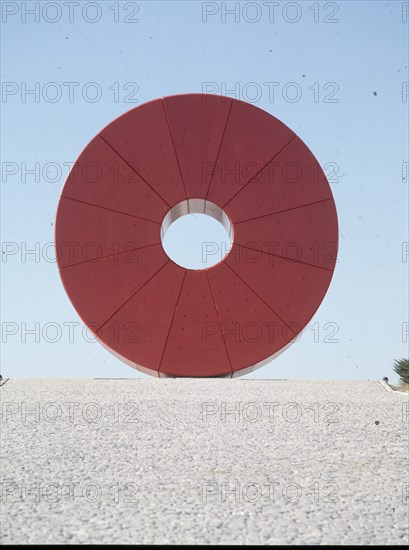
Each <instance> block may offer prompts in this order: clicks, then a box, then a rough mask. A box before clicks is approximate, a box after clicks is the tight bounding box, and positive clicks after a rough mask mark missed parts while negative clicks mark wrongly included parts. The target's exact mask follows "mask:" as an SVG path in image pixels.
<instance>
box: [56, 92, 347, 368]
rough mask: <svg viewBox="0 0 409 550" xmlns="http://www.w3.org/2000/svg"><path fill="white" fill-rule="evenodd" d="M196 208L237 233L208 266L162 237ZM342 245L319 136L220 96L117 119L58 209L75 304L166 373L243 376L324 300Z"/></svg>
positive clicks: (126, 356)
mask: <svg viewBox="0 0 409 550" xmlns="http://www.w3.org/2000/svg"><path fill="white" fill-rule="evenodd" d="M188 212H204V213H207V214H209V215H211V216H213V217H215V218H216V219H218V220H219V221H220V222H221V223H223V224H224V226H225V227H226V229H228V230H229V231H230V232H231V240H232V246H231V249H230V251H229V253H228V254H227V256H226V257H225V258H224V259H223V260H222V261H221V262H219V263H218V264H216V265H215V266H213V267H211V268H209V269H202V270H190V269H185V268H183V267H181V266H179V265H177V264H175V263H174V262H173V261H172V260H171V259H170V258H169V257H168V256H167V255H166V253H165V252H164V250H163V247H162V244H161V238H162V237H163V234H164V232H165V231H166V229H167V227H168V226H169V224H170V223H172V221H174V220H175V219H176V218H178V217H180V216H181V215H183V214H185V213H188ZM337 245H338V226H337V215H336V209H335V204H334V200H333V197H332V193H331V189H330V187H329V185H328V182H327V179H326V177H325V175H324V173H323V171H322V169H321V167H320V166H319V164H318V162H317V160H316V159H315V158H314V156H313V155H312V153H311V152H310V150H309V149H308V147H307V146H306V145H305V144H304V143H303V142H302V141H301V140H300V139H299V138H298V137H297V136H296V135H295V134H294V132H292V131H291V130H290V129H289V128H288V127H287V126H285V125H284V124H283V123H282V122H280V121H279V120H277V119H276V118H274V117H273V116H271V115H270V114H268V113H266V112H265V111H262V110H261V109H258V108H257V107H254V106H253V105H249V104H247V103H245V102H242V101H238V100H233V99H230V98H227V97H221V96H215V95H203V94H188V95H178V96H171V97H167V98H164V99H157V100H154V101H150V102H149V103H145V104H144V105H141V106H139V107H136V108H135V109H132V110H131V111H129V112H127V113H125V114H124V115H122V116H120V117H119V118H117V119H116V120H114V121H113V122H112V123H111V124H109V125H108V126H106V127H105V128H104V129H103V130H102V131H101V132H100V133H99V134H98V135H97V136H96V137H95V138H94V139H93V140H92V141H91V142H90V143H89V144H88V145H87V147H86V148H85V149H84V151H83V152H82V153H81V155H80V156H79V158H78V160H77V161H76V163H75V164H74V166H73V168H72V170H71V172H70V174H69V176H68V178H67V181H66V183H65V186H64V189H63V191H62V195H61V198H60V202H59V205H58V212H57V219H56V252H57V258H58V266H59V270H60V275H61V279H62V281H63V284H64V287H65V290H66V292H67V294H68V296H69V298H70V300H71V302H72V303H73V305H74V307H75V309H76V310H77V312H78V314H79V315H80V317H81V318H82V319H83V321H84V322H85V323H86V325H87V326H88V327H89V328H90V329H91V330H92V332H93V333H94V334H96V335H97V336H98V338H99V340H100V341H101V343H103V344H104V345H105V346H106V347H107V348H108V349H109V350H110V351H111V352H112V353H114V354H115V355H116V356H118V357H119V358H121V359H122V360H123V361H125V362H126V363H127V364H129V365H131V366H132V367H135V368H137V369H138V370H141V371H143V372H146V373H149V374H152V375H155V376H190V377H209V376H212V377H213V376H235V375H240V374H243V373H245V372H249V370H252V369H254V368H257V367H259V366H261V365H263V364H264V363H266V362H267V361H268V360H271V359H272V358H273V357H274V356H275V355H277V354H278V353H279V352H281V351H283V349H284V348H285V347H286V346H288V345H289V344H290V343H291V341H293V340H294V339H295V338H296V336H297V335H298V334H299V333H300V331H301V330H302V329H303V328H304V327H305V326H306V324H307V323H308V321H309V320H310V319H311V317H312V316H313V315H314V313H315V311H316V310H317V308H318V306H319V305H320V303H321V301H322V299H323V298H324V295H325V293H326V291H327V289H328V286H329V284H330V281H331V277H332V274H333V270H334V267H335V262H336V255H337Z"/></svg>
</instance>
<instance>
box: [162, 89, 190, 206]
mask: <svg viewBox="0 0 409 550" xmlns="http://www.w3.org/2000/svg"><path fill="white" fill-rule="evenodd" d="M162 105H163V110H164V111H165V118H166V122H167V124H168V128H169V134H170V139H171V141H172V145H173V150H174V152H175V157H176V162H177V165H178V168H179V174H180V179H181V180H182V184H183V190H184V192H185V196H186V200H187V201H188V196H187V191H186V186H185V180H184V179H183V174H182V169H181V167H180V162H179V157H178V154H177V151H176V146H175V142H174V140H173V134H172V129H171V127H170V121H169V117H168V112H167V110H166V105H165V101H164V99H163V98H162ZM187 208H188V211H189V202H188V203H187Z"/></svg>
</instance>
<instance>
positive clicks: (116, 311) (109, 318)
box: [97, 260, 170, 333]
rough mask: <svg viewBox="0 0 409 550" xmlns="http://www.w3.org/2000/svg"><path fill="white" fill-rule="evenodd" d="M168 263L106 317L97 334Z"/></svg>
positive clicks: (162, 266) (161, 267)
mask: <svg viewBox="0 0 409 550" xmlns="http://www.w3.org/2000/svg"><path fill="white" fill-rule="evenodd" d="M169 261H170V260H166V261H165V263H164V264H163V265H161V266H160V268H159V269H158V270H157V271H155V273H154V274H153V275H152V276H151V277H149V279H148V280H147V281H145V282H144V283H143V285H142V286H140V287H139V288H138V290H136V291H135V292H134V293H133V294H132V295H131V296H130V297H129V298H127V299H126V300H125V302H124V303H123V304H122V305H121V306H120V307H119V308H118V309H117V310H115V311H114V313H113V314H112V315H110V317H108V319H107V320H106V321H104V322H103V323H102V325H100V326H99V327H98V329H97V333H98V330H101V329H102V328H103V327H104V326H105V325H106V324H107V323H108V322H109V321H110V320H111V319H112V318H113V317H115V315H116V314H117V313H118V312H119V311H120V310H121V309H122V308H123V307H124V306H126V304H127V303H128V302H129V301H130V300H132V298H133V297H134V296H136V294H138V292H139V291H140V290H142V289H143V287H144V286H145V285H147V284H148V283H149V281H151V280H152V279H153V278H154V277H156V275H157V274H158V273H159V271H160V270H161V269H163V268H164V267H165V265H166V264H167V263H169Z"/></svg>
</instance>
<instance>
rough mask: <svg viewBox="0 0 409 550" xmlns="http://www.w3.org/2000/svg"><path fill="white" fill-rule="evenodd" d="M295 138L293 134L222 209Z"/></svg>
mask: <svg viewBox="0 0 409 550" xmlns="http://www.w3.org/2000/svg"><path fill="white" fill-rule="evenodd" d="M296 137H297V136H296V135H295V134H294V135H293V136H292V137H291V138H290V139H289V140H288V141H287V143H286V144H285V145H283V147H281V149H280V150H279V151H277V153H275V154H274V156H273V157H272V158H271V159H270V160H269V161H268V162H266V163H265V164H264V166H263V167H262V168H260V170H259V171H258V172H257V173H256V174H254V176H252V177H251V178H250V179H249V181H248V182H246V183H245V184H244V185H243V187H240V189H239V190H238V191H237V192H236V193H235V194H234V195H233V196H232V197H231V198H230V199H229V200H228V201H227V202H226V203H225V204H224V205H223V207H222V208H225V207H226V206H227V205H228V204H229V202H230V201H232V200H233V199H234V197H236V196H237V195H238V194H239V193H240V192H241V191H243V189H244V188H245V187H247V185H248V184H249V183H251V182H252V181H253V180H254V178H256V177H257V176H258V175H259V174H260V172H262V171H263V170H264V168H265V167H266V166H268V165H269V164H270V162H272V161H273V160H274V159H275V158H276V157H277V156H278V155H279V154H280V153H281V152H282V151H283V150H284V149H285V148H286V147H287V145H289V144H290V143H291V142H292V140H293V139H294V138H296Z"/></svg>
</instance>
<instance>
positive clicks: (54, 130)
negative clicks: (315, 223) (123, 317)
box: [1, 0, 409, 380]
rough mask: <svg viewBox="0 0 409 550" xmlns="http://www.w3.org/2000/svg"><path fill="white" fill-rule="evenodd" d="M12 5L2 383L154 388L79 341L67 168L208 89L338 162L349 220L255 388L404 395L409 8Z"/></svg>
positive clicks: (7, 50) (330, 162)
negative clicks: (343, 383)
mask: <svg viewBox="0 0 409 550" xmlns="http://www.w3.org/2000/svg"><path fill="white" fill-rule="evenodd" d="M1 4H2V39H1V40H2V43H1V46H2V67H1V76H2V82H3V84H2V86H3V87H2V104H1V108H2V184H1V189H2V242H3V255H2V260H3V262H2V275H3V277H2V296H3V300H2V310H1V313H2V328H3V335H2V338H3V344H2V372H3V375H5V376H13V377H18V376H56V377H71V376H90V377H92V376H95V377H133V376H135V377H139V376H143V375H141V374H140V373H139V372H137V371H134V370H133V369H131V368H129V367H127V366H126V365H123V364H121V363H120V362H119V361H118V360H117V359H116V358H115V357H113V356H112V355H110V353H109V352H107V351H106V350H105V349H104V348H103V347H102V346H100V345H99V344H98V343H92V342H88V341H87V338H86V337H85V338H84V337H83V334H82V329H83V325H82V323H81V321H80V319H79V318H78V316H77V314H76V313H75V311H74V309H73V308H72V306H71V304H70V302H69V300H68V298H67V296H66V294H65V292H64V289H63V287H62V284H61V282H60V279H59V276H58V272H57V269H56V265H55V263H54V262H53V261H52V256H53V254H52V249H51V245H50V243H52V242H53V238H54V234H53V230H54V227H53V223H54V216H55V212H56V208H57V202H58V198H59V194H60V192H61V188H62V186H63V183H64V179H65V177H66V175H67V173H68V165H69V163H71V162H73V161H74V160H75V159H76V157H77V156H78V154H79V152H80V151H81V150H82V148H83V147H84V146H85V145H86V144H87V143H88V141H89V140H90V139H91V138H92V137H93V136H94V135H95V134H96V133H98V132H99V130H100V129H101V128H102V127H104V126H105V125H106V124H108V123H109V122H110V121H111V120H112V119H113V118H115V117H117V116H118V115H120V114H122V113H124V112H125V111H127V110H129V109H131V108H132V107H135V106H136V105H138V104H140V103H143V102H145V101H148V100H150V99H154V98H157V97H161V96H166V95H171V94H179V93H188V92H202V91H203V90H204V89H205V88H206V89H207V90H209V91H210V90H213V91H217V92H219V93H226V94H227V95H230V96H234V94H236V95H235V97H237V98H239V99H244V100H245V101H250V102H253V103H254V104H255V105H257V106H258V107H260V108H262V109H265V110H266V111H268V112H269V113H271V114H273V115H274V116H276V117H277V118H279V119H280V120H282V121H283V122H284V123H285V124H287V125H288V126H289V127H290V128H291V129H292V130H294V131H295V132H296V133H297V134H298V135H299V136H300V137H301V139H302V140H303V141H304V142H305V143H306V144H307V145H308V146H309V147H310V149H311V150H312V151H313V153H314V154H315V156H316V157H317V159H318V160H319V162H320V163H321V165H322V166H325V165H327V170H326V171H327V175H328V176H330V175H331V178H330V184H331V187H332V191H333V194H334V198H335V202H336V206H337V209H338V216H339V226H340V248H339V259H338V264H337V267H336V270H335V275H334V278H333V281H332V284H331V286H330V289H329V291H328V293H327V296H326V297H325V300H324V302H323V303H322V305H321V307H320V309H319V310H318V312H317V314H316V315H315V316H314V318H313V319H312V321H311V322H310V323H309V325H308V327H306V329H305V331H304V333H303V335H302V336H301V338H300V340H299V341H298V342H297V343H296V344H294V345H293V346H292V347H291V348H290V349H288V350H287V351H286V352H285V353H283V354H282V355H281V356H280V357H279V358H278V359H276V360H275V361H274V362H272V363H270V364H269V365H267V366H266V367H264V368H262V369H260V370H257V371H255V372H254V373H252V374H251V375H249V377H251V378H306V379H361V380H367V379H375V378H380V377H382V376H385V375H386V376H389V377H390V378H391V379H393V380H396V377H394V375H393V372H392V363H393V360H394V359H395V358H401V357H403V356H406V357H407V356H408V339H409V335H407V336H406V338H405V332H406V329H405V327H406V326H407V325H405V323H408V320H409V319H408V283H407V277H408V265H409V259H408V258H406V262H405V261H404V260H405V258H404V257H403V250H404V247H405V244H404V243H405V242H408V241H409V236H408V176H407V173H406V169H407V163H408V152H407V151H408V129H407V116H408V101H409V98H408V96H407V95H406V94H405V90H406V88H405V86H406V84H404V83H407V82H408V81H409V76H408V69H407V66H408V61H407V57H408V17H409V16H406V15H405V10H406V6H407V4H408V3H407V2H400V1H389V2H386V1H372V2H369V1H368V2H365V1H358V2H349V1H341V2H319V3H318V2H312V1H299V2H292V3H288V2H279V3H278V5H277V6H274V5H273V4H274V3H271V2H270V3H267V2H240V3H238V2H201V1H179V2H178V1H166V2H161V1H149V2H148V1H138V2H121V1H119V2H115V1H113V0H108V1H99V2H83V1H81V5H80V6H79V7H78V6H76V5H75V4H76V3H75V2H71V3H68V4H69V6H67V5H64V3H63V2H58V4H59V5H60V10H58V9H57V8H56V7H55V4H56V2H48V3H47V2H39V1H37V2H29V1H27V2H6V1H2V2H1ZM65 4H67V3H65ZM95 4H97V7H95ZM236 4H237V7H236V8H235V5H236ZM24 5H25V8H26V11H27V10H30V9H31V10H37V11H36V13H34V15H33V14H31V15H30V14H29V13H25V12H24ZM36 5H37V7H36ZM45 6H46V9H44V7H45ZM84 6H85V8H84ZM273 9H274V11H273ZM232 10H235V13H231V12H232ZM125 20H127V22H125ZM53 21H54V22H53ZM92 21H94V22H92ZM63 83H65V84H63ZM67 83H72V84H67ZM90 83H93V84H90ZM273 83H276V84H273ZM27 90H34V93H32V94H29V93H27ZM273 90H274V96H273V95H272V91H273ZM70 93H71V97H70ZM95 94H97V95H99V96H100V97H99V98H97V100H96V101H94V98H95V97H96V95H95ZM297 95H298V96H299V97H297ZM133 101H137V103H135V102H133ZM30 170H34V173H33V172H29V171H30ZM27 171H28V172H27ZM405 173H406V175H405ZM200 229H201V226H200V223H198V224H197V228H196V231H197V235H198V234H199V232H200ZM202 229H203V227H202ZM174 233H175V236H176V237H177V234H179V236H180V237H181V238H182V237H183V235H186V228H183V226H182V227H181V228H180V229H179V230H177V229H175V231H174ZM195 235H196V233H194V232H193V237H194V236H195ZM218 235H219V234H218V233H217V232H215V233H212V232H208V237H207V240H212V239H214V240H217V239H219V236H218ZM191 236H192V235H191ZM36 243H38V244H36ZM180 243H181V244H179V246H178V249H179V252H180V251H181V252H182V254H185V255H186V256H189V245H188V243H186V242H184V241H180ZM27 249H31V250H32V249H37V252H36V253H35V254H32V255H26V254H25V250H27ZM36 323H37V325H36ZM64 323H65V324H64ZM67 323H78V325H77V326H75V327H74V336H73V337H72V334H70V328H69V325H68V324H67ZM36 326H37V328H36ZM72 326H73V325H71V327H72ZM56 327H57V328H56ZM58 327H59V328H58ZM27 329H28V330H30V329H34V332H37V334H35V333H34V334H30V333H27ZM408 330H409V329H408ZM13 333H15V334H13ZM58 333H59V334H58ZM331 335H332V336H331ZM58 336H60V338H59V339H58ZM36 340H37V341H36ZM53 340H56V341H55V342H53ZM57 340H58V341H57ZM328 340H338V341H335V342H334V341H332V342H331V341H328ZM405 340H406V341H405Z"/></svg>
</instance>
